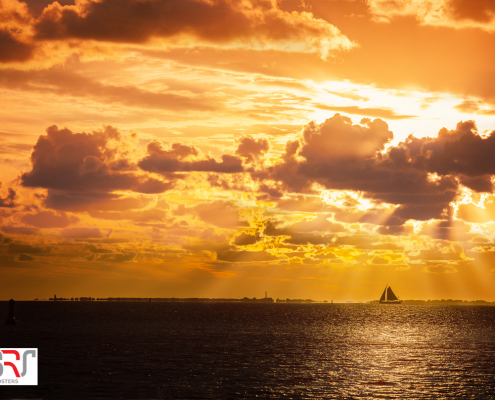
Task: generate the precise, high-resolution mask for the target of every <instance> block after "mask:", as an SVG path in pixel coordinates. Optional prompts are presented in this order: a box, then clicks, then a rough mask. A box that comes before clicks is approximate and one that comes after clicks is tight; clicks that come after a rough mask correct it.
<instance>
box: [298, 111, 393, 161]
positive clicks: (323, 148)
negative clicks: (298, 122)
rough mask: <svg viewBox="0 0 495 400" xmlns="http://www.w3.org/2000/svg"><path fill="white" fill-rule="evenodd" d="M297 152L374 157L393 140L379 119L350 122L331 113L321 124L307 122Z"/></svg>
mask: <svg viewBox="0 0 495 400" xmlns="http://www.w3.org/2000/svg"><path fill="white" fill-rule="evenodd" d="M302 137H303V140H304V146H303V148H302V149H301V151H300V155H301V156H303V157H305V158H306V159H309V158H317V159H321V158H326V157H331V158H339V159H342V158H348V157H369V156H374V155H375V153H376V152H377V151H379V150H383V148H384V146H385V144H387V143H388V142H389V141H390V140H392V139H393V137H394V136H393V133H392V132H391V131H389V130H388V125H387V124H386V123H385V122H384V121H382V120H380V119H375V120H373V121H371V120H369V119H366V118H364V119H362V120H361V125H353V124H352V121H351V119H350V118H349V117H345V116H341V115H340V114H335V115H334V116H333V117H331V118H328V119H327V120H326V121H325V122H323V123H321V124H316V123H314V122H310V123H309V124H307V125H306V126H305V127H304V129H303V132H302Z"/></svg>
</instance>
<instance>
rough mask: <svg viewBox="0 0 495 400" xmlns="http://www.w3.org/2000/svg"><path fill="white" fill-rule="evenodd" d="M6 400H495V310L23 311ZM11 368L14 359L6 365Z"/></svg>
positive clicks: (179, 306)
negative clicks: (31, 374)
mask: <svg viewBox="0 0 495 400" xmlns="http://www.w3.org/2000/svg"><path fill="white" fill-rule="evenodd" d="M7 309H8V303H7V302H0V348H5V347H36V348H38V352H39V357H38V368H39V375H38V380H39V385H38V386H0V398H44V399H58V398H60V399H71V398H77V399H91V398H136V399H138V398H139V399H151V398H153V399H154V398H156V399H254V398H261V399H285V398H287V399H313V398H315V399H321V398H332V399H334V398H335V399H374V398H378V399H387V398H390V399H395V398H400V399H444V398H450V399H463V398H466V399H490V398H492V399H495V307H490V306H485V307H483V306H427V305H400V306H398V305H378V304H376V305H372V304H355V305H351V304H346V305H339V304H240V303H213V304H202V303H193V304H190V303H105V302H16V317H17V320H18V323H17V325H16V326H15V327H12V326H5V325H4V324H3V323H4V318H6V316H7ZM4 361H5V360H4Z"/></svg>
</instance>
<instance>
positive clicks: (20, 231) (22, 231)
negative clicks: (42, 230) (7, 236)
mask: <svg viewBox="0 0 495 400" xmlns="http://www.w3.org/2000/svg"><path fill="white" fill-rule="evenodd" d="M1 229H2V231H3V232H5V233H11V234H14V235H35V234H37V233H38V232H39V229H38V228H27V227H25V226H12V225H4V226H2V227H1Z"/></svg>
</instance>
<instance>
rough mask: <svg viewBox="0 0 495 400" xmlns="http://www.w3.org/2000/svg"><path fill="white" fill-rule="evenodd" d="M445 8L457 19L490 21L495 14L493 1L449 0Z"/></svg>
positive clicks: (450, 15) (449, 14) (451, 16)
mask: <svg viewBox="0 0 495 400" xmlns="http://www.w3.org/2000/svg"><path fill="white" fill-rule="evenodd" d="M445 8H446V13H447V15H448V16H449V17H450V18H452V19H454V20H457V21H459V20H471V21H474V22H479V23H490V22H492V21H493V16H494V14H495V3H493V2H491V1H473V0H449V1H447V2H446V4H445Z"/></svg>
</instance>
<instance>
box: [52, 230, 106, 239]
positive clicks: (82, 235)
mask: <svg viewBox="0 0 495 400" xmlns="http://www.w3.org/2000/svg"><path fill="white" fill-rule="evenodd" d="M60 235H61V236H62V237H65V238H71V239H86V238H101V237H103V236H104V235H103V234H102V232H101V230H100V229H99V228H67V229H62V230H61V231H60Z"/></svg>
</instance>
